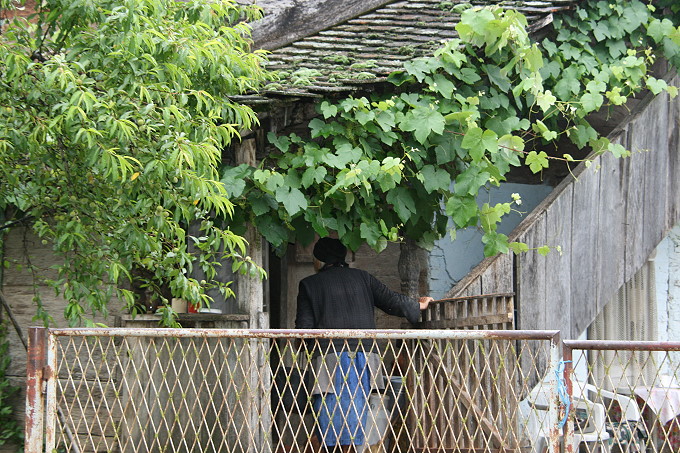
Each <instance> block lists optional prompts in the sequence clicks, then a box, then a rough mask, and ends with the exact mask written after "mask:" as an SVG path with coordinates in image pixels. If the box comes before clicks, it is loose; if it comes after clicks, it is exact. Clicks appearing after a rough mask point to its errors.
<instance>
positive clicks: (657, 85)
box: [646, 76, 668, 94]
mask: <svg viewBox="0 0 680 453" xmlns="http://www.w3.org/2000/svg"><path fill="white" fill-rule="evenodd" d="M646 85H647V88H649V90H650V91H651V92H652V93H653V94H659V93H661V92H662V91H664V90H665V89H666V88H668V84H667V83H666V81H665V80H663V79H657V78H655V77H651V76H650V77H647V80H646Z"/></svg>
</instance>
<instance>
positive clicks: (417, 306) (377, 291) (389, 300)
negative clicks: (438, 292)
mask: <svg viewBox="0 0 680 453" xmlns="http://www.w3.org/2000/svg"><path fill="white" fill-rule="evenodd" d="M368 276H369V279H370V286H371V291H372V293H373V300H374V304H375V306H376V307H378V308H379V309H381V310H382V311H384V312H385V313H387V314H388V315H393V316H401V317H402V318H406V319H408V320H409V322H410V323H412V324H415V323H417V322H419V321H420V311H421V310H425V309H426V308H427V306H428V305H429V303H430V302H431V301H432V298H431V297H421V298H420V299H419V300H418V301H416V300H414V299H411V298H410V297H407V296H405V295H403V294H400V293H397V292H395V291H392V290H391V289H389V288H388V287H387V286H385V284H384V283H382V282H381V281H380V280H378V279H377V278H375V277H373V276H372V275H370V274H368Z"/></svg>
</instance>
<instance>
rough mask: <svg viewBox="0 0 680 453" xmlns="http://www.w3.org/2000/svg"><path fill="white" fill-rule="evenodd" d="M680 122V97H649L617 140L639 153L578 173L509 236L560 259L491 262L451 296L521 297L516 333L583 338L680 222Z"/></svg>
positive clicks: (600, 160)
mask: <svg viewBox="0 0 680 453" xmlns="http://www.w3.org/2000/svg"><path fill="white" fill-rule="evenodd" d="M666 80H669V83H670V84H673V85H675V86H678V85H680V80H679V78H678V76H677V75H673V76H672V77H671V76H668V77H666ZM679 121H680V98H676V99H673V100H671V99H670V98H669V96H668V95H665V94H661V95H659V96H656V97H654V96H651V95H648V96H647V97H646V98H644V99H643V100H642V101H641V102H639V104H638V105H637V106H636V107H635V109H634V110H633V111H632V112H631V114H630V115H629V116H628V117H627V118H626V119H625V120H624V121H623V122H622V124H621V125H620V126H619V127H618V128H617V129H615V130H614V131H612V133H611V134H610V135H609V138H610V140H612V142H614V143H620V144H621V145H623V146H624V147H626V148H627V149H630V150H631V151H632V152H633V155H632V156H631V157H629V158H626V159H617V158H615V157H613V156H612V155H611V154H606V155H604V156H600V157H597V158H595V159H594V161H593V163H592V165H590V166H589V167H586V166H585V165H580V166H579V167H577V168H576V169H575V170H574V177H573V178H567V179H566V180H564V181H563V182H562V183H560V185H558V186H557V187H556V188H555V189H554V190H553V192H552V193H551V194H550V195H549V196H548V197H547V198H546V199H545V200H544V201H543V202H542V203H541V204H540V205H539V206H538V207H537V208H536V209H535V210H534V211H533V212H532V213H531V214H529V216H527V218H526V219H524V220H523V221H522V222H521V223H520V225H518V226H517V228H516V229H515V230H514V231H513V232H512V233H511V235H510V239H511V240H519V241H522V242H525V243H527V244H528V245H529V247H530V248H534V247H540V246H542V245H550V246H557V245H559V246H560V247H561V249H562V252H561V253H558V252H556V251H553V252H551V253H550V254H549V255H548V256H547V257H543V256H540V255H539V254H538V253H537V252H536V251H530V252H527V253H523V254H521V255H519V256H514V257H513V256H511V255H500V256H497V257H494V258H489V259H486V260H484V261H483V262H482V263H481V264H480V265H479V266H477V267H476V268H475V269H473V271H472V272H471V273H470V274H469V275H468V276H467V277H466V278H464V279H463V280H461V281H460V282H459V283H458V284H457V285H456V286H455V287H454V288H452V290H451V291H449V293H448V294H447V296H446V297H450V298H453V297H458V296H467V295H472V294H483V293H484V290H486V289H487V288H489V287H492V288H493V291H496V292H512V291H514V292H515V293H516V304H517V305H516V308H517V311H518V316H517V320H516V321H517V322H516V325H515V328H517V329H522V330H524V329H559V330H561V331H562V335H563V337H564V338H577V337H578V336H579V335H581V333H582V332H583V331H584V330H585V329H586V328H587V327H588V326H589V325H590V323H591V322H592V321H593V320H594V319H595V316H596V315H597V314H598V313H599V312H600V311H601V310H602V308H603V307H604V305H605V304H606V302H607V301H609V300H610V299H611V297H612V296H613V295H614V294H615V293H616V291H617V290H618V289H619V288H620V287H621V286H622V285H623V284H624V283H625V282H626V281H628V280H629V279H630V278H631V277H632V276H633V275H634V273H635V272H636V271H637V270H638V269H639V268H640V267H641V266H642V265H643V264H644V262H645V261H646V260H647V259H648V257H649V256H650V254H651V253H652V252H653V250H654V248H655V247H656V246H657V245H658V244H659V242H660V241H661V240H662V239H663V238H664V237H665V236H666V234H668V231H669V230H670V229H671V228H672V227H673V226H674V225H676V224H677V223H678V222H679V221H680V181H679V180H680V141H679V132H678V127H679V125H680V124H679ZM513 269H514V271H513Z"/></svg>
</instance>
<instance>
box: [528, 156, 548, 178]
mask: <svg viewBox="0 0 680 453" xmlns="http://www.w3.org/2000/svg"><path fill="white" fill-rule="evenodd" d="M524 162H525V164H526V165H528V166H529V169H531V171H532V172H534V173H538V172H539V171H541V170H543V169H544V168H548V166H549V162H548V155H547V154H546V153H545V151H541V152H540V153H536V151H531V152H529V154H527V156H526V158H525V159H524Z"/></svg>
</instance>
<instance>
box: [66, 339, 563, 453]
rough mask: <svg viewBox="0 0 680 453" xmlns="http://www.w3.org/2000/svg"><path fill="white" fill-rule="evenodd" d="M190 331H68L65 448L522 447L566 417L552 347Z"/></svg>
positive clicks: (538, 441)
mask: <svg viewBox="0 0 680 453" xmlns="http://www.w3.org/2000/svg"><path fill="white" fill-rule="evenodd" d="M185 332H186V335H185V336H182V337H180V338H175V337H165V336H91V337H80V336H60V337H56V354H55V356H56V383H55V389H56V395H55V397H56V407H57V409H58V410H57V419H56V421H55V426H56V433H57V435H56V447H57V450H58V451H78V452H229V453H231V452H234V453H236V452H239V453H240V452H300V453H302V452H305V453H306V452H311V451H327V450H328V451H330V449H331V447H326V448H324V447H323V445H319V439H320V438H323V439H324V443H327V444H329V445H330V444H333V443H336V442H338V439H343V437H342V436H343V435H346V436H348V437H347V438H348V439H349V442H354V443H355V444H356V447H355V448H356V451H361V452H364V451H365V452H385V453H387V452H406V451H431V452H436V451H441V452H454V451H461V452H463V451H465V452H470V451H478V452H496V451H517V452H519V451H531V450H532V448H540V446H541V445H547V435H545V436H544V435H543V434H542V433H548V432H550V430H551V426H554V424H555V422H556V415H552V419H551V415H550V414H549V410H548V409H549V406H550V404H551V399H552V401H553V403H554V401H556V395H555V385H554V382H552V381H551V376H553V375H554V373H553V374H551V372H550V370H551V363H550V356H551V342H550V340H549V339H546V340H517V339H489V338H486V337H485V336H484V335H483V333H480V332H477V333H473V332H469V331H468V332H467V333H468V334H469V335H468V336H467V337H465V336H464V337H463V338H462V339H461V338H456V339H453V338H436V339H435V338H429V339H428V338H415V339H414V338H402V339H395V338H389V335H385V336H384V337H380V335H375V334H373V335H371V334H370V333H367V334H366V336H365V337H363V338H352V339H349V338H336V337H334V338H324V337H323V336H315V337H313V338H306V339H298V338H294V337H291V336H277V335H276V334H274V333H272V334H263V333H261V332H260V333H259V334H258V335H259V336H257V337H256V336H251V337H247V338H234V337H229V336H227V335H228V334H227V333H225V336H223V337H219V336H214V335H213V336H210V337H205V336H200V335H199V336H191V335H190V330H185ZM536 395H542V396H543V397H544V400H543V401H542V402H541V401H537V398H536ZM537 408H541V410H539V409H537ZM319 409H321V410H319ZM322 414H326V415H327V416H328V418H329V419H330V420H331V422H329V423H328V426H327V427H326V425H325V424H324V423H325V422H324V418H323V417H324V415H322ZM555 414H556V412H555ZM550 420H552V422H551V421H550ZM357 425H358V427H357ZM339 442H344V441H342V440H340V441H339Z"/></svg>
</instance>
